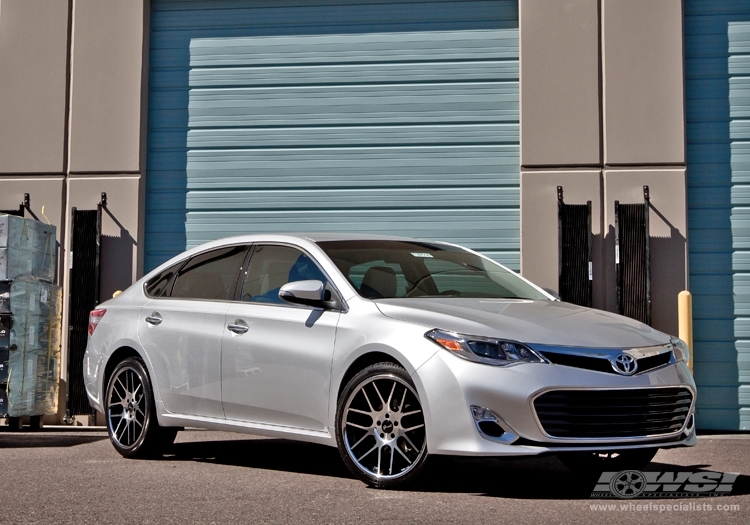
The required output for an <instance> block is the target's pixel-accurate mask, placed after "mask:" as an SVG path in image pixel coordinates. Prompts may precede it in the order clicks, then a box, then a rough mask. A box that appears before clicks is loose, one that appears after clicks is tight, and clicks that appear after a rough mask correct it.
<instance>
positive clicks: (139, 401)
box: [105, 366, 149, 450]
mask: <svg viewBox="0 0 750 525" xmlns="http://www.w3.org/2000/svg"><path fill="white" fill-rule="evenodd" d="M147 401H148V399H147V396H146V392H145V383H144V381H143V377H142V376H141V373H140V371H139V370H137V369H136V368H134V367H132V366H125V367H123V368H121V369H119V370H116V371H115V372H114V373H113V375H112V378H111V379H110V384H109V388H108V389H107V398H106V400H105V402H106V417H107V430H108V431H109V436H110V438H111V439H112V440H113V441H114V442H115V443H116V444H117V446H119V447H120V448H122V449H124V450H132V449H133V448H136V447H137V446H138V443H139V442H140V441H141V438H142V437H143V434H144V432H145V430H146V428H147V426H148V420H149V414H148V409H147Z"/></svg>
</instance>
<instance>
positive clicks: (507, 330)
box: [375, 298, 670, 348]
mask: <svg viewBox="0 0 750 525" xmlns="http://www.w3.org/2000/svg"><path fill="white" fill-rule="evenodd" d="M375 303H376V304H377V306H378V308H379V309H380V311H381V312H382V313H383V315H386V316H387V317H391V318H393V319H400V320H403V321H409V322H413V323H418V324H422V325H424V326H425V327H429V328H439V329H441V330H448V331H452V332H458V333H463V334H469V335H479V336H485V337H497V338H503V339H510V340H513V341H520V342H524V343H528V344H532V345H533V344H541V345H557V346H576V347H587V348H635V347H643V346H654V345H662V344H666V343H668V342H669V340H670V337H669V336H668V335H666V334H664V333H662V332H659V331H657V330H654V329H653V328H651V327H650V326H648V325H645V324H643V323H640V322H638V321H635V320H633V319H630V318H628V317H623V316H621V315H617V314H613V313H609V312H605V311H603V310H595V309H593V308H583V307H581V306H576V305H573V304H570V303H563V302H559V301H530V300H522V299H464V298H415V299H379V300H376V301H375Z"/></svg>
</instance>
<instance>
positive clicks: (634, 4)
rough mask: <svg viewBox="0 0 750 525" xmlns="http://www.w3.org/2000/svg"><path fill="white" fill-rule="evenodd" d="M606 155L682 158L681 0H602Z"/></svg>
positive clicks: (630, 160) (618, 159)
mask: <svg viewBox="0 0 750 525" xmlns="http://www.w3.org/2000/svg"><path fill="white" fill-rule="evenodd" d="M602 18H603V22H602V51H603V75H604V81H603V84H604V161H605V163H606V164H608V165H613V164H662V163H684V162H685V116H684V98H685V97H684V90H683V76H682V75H683V71H682V70H683V65H682V64H683V54H682V2H681V0H659V1H654V0H602Z"/></svg>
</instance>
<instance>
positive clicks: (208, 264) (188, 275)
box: [172, 246, 246, 301]
mask: <svg viewBox="0 0 750 525" xmlns="http://www.w3.org/2000/svg"><path fill="white" fill-rule="evenodd" d="M245 253H246V247H245V246H230V247H228V248H221V249H219V250H212V251H210V252H206V253H202V254H200V255H196V256H195V257H193V258H192V259H190V261H189V262H188V263H187V264H186V265H185V267H184V268H183V269H182V270H180V273H179V274H178V275H177V279H176V280H175V283H174V286H173V287H172V297H173V298H179V299H208V300H213V301H227V300H230V299H232V297H231V293H232V290H233V289H234V285H235V283H236V282H237V276H238V274H239V271H240V267H241V266H242V261H243V259H244V258H245Z"/></svg>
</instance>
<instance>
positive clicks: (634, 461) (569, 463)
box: [557, 448, 659, 474]
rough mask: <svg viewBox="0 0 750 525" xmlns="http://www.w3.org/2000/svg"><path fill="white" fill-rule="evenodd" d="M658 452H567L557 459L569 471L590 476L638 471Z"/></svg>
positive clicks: (648, 449)
mask: <svg viewBox="0 0 750 525" xmlns="http://www.w3.org/2000/svg"><path fill="white" fill-rule="evenodd" d="M658 451H659V449H658V448H640V449H634V450H621V451H618V452H567V453H564V454H558V456H557V457H558V458H559V459H560V461H561V462H562V463H563V465H565V466H566V467H568V468H569V469H570V470H572V471H574V472H579V473H581V474H591V473H599V472H604V471H605V470H609V471H621V470H640V469H642V468H644V467H646V465H648V464H649V463H651V460H652V459H654V456H656V453H657V452H658Z"/></svg>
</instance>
